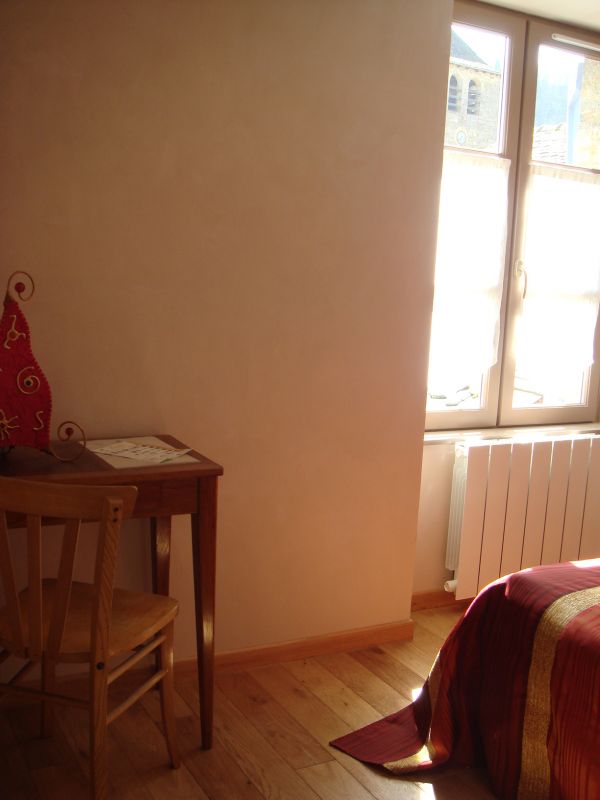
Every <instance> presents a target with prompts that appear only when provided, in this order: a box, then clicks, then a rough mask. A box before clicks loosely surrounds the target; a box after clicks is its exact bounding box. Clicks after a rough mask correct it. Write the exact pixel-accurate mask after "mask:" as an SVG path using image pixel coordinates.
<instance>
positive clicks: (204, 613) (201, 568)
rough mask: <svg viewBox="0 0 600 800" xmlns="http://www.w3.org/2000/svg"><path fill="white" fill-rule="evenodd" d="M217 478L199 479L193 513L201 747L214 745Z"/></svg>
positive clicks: (205, 748)
mask: <svg viewBox="0 0 600 800" xmlns="http://www.w3.org/2000/svg"><path fill="white" fill-rule="evenodd" d="M216 528H217V478H216V477H212V476H210V477H206V478H200V479H199V480H198V513H197V514H192V550H193V559H194V596H195V601H196V602H195V605H196V649H197V654H198V684H199V691H200V731H201V735H202V749H203V750H209V749H210V748H211V746H212V724H213V665H214V652H215V643H214V621H215V568H216Z"/></svg>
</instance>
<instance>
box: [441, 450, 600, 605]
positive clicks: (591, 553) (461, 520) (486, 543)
mask: <svg viewBox="0 0 600 800" xmlns="http://www.w3.org/2000/svg"><path fill="white" fill-rule="evenodd" d="M599 556H600V435H595V434H592V435H590V434H586V435H580V436H574V437H569V438H566V437H547V438H544V439H540V440H536V441H529V442H521V441H519V442H516V441H509V440H503V441H502V440H494V441H484V440H482V441H477V442H474V443H469V444H460V445H457V446H456V458H455V463H454V473H453V480H452V496H451V500H450V518H449V524H448V544H447V550H446V566H447V568H448V569H452V570H455V571H456V573H455V579H456V582H457V584H456V599H457V600H460V599H463V598H466V597H474V596H475V595H476V594H477V592H478V591H479V590H480V589H482V588H483V587H484V586H485V585H486V584H488V583H490V581H493V580H496V578H499V577H500V576H502V575H506V574H507V573H509V572H515V571H517V570H519V569H525V568H526V567H532V566H535V565H537V564H556V563H558V562H561V561H574V560H578V559H584V558H595V557H599Z"/></svg>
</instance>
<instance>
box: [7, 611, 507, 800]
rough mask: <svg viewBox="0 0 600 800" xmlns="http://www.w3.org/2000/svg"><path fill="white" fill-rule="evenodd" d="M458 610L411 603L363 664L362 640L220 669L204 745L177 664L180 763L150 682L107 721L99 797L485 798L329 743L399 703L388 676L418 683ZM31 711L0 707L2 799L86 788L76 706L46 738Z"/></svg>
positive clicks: (454, 779) (483, 786)
mask: <svg viewBox="0 0 600 800" xmlns="http://www.w3.org/2000/svg"><path fill="white" fill-rule="evenodd" d="M458 616H459V612H458V611H457V610H456V609H434V610H430V611H420V612H416V613H415V615H414V617H415V641H413V642H396V643H386V644H382V645H381V646H380V647H378V648H373V649H374V650H375V651H376V653H375V655H376V657H375V658H374V659H373V660H372V661H371V662H370V661H369V659H362V660H360V658H361V653H364V652H365V649H363V650H361V651H358V652H347V653H336V654H323V655H321V656H319V657H318V658H310V659H301V660H298V659H296V660H294V661H290V662H286V663H282V664H272V665H269V666H264V667H254V668H252V669H243V668H239V669H236V670H233V669H230V668H229V669H223V670H217V673H216V682H217V687H218V690H217V693H216V697H215V707H214V723H215V732H214V738H213V747H212V748H211V749H210V750H202V749H200V748H199V747H198V734H197V730H198V724H199V716H198V698H199V685H198V681H197V679H196V675H195V674H194V673H191V672H190V671H187V672H186V671H184V672H181V673H178V672H177V673H176V678H175V681H176V693H175V696H174V709H173V710H174V717H175V729H176V736H177V745H178V749H179V751H180V753H181V761H182V767H181V769H180V770H172V769H170V767H169V765H168V762H167V759H166V747H165V742H164V739H163V736H162V729H163V727H164V725H163V720H162V714H161V706H160V698H159V695H158V693H157V692H148V693H147V694H145V695H144V697H143V698H142V700H141V702H140V703H138V704H137V705H135V706H133V707H132V708H130V709H128V710H127V711H126V712H125V713H124V714H122V715H121V716H120V717H119V718H118V719H117V720H115V722H114V723H113V724H112V725H111V726H110V727H109V728H108V732H107V752H108V762H109V770H108V797H109V798H110V800H159V798H160V800H181V798H198V800H207V798H210V800H315V799H316V800H350V799H351V800H427V799H429V800H431V798H439V800H467V798H468V800H493V795H492V794H491V793H490V791H489V789H488V787H487V783H486V778H485V775H484V774H483V773H482V772H481V771H478V770H469V769H449V770H445V771H444V770H443V771H441V772H439V773H436V774H429V773H420V774H419V775H418V776H404V777H399V776H394V775H391V774H387V773H383V772H379V771H376V770H373V769H370V768H368V767H366V766H365V765H363V764H361V763H359V762H358V761H354V760H353V759H351V758H349V757H348V756H346V755H344V754H343V753H341V752H340V751H339V750H335V749H334V748H331V747H329V741H330V740H331V739H332V738H334V737H335V736H339V735H341V734H343V733H346V732H348V731H350V730H351V728H352V727H353V726H354V725H357V724H361V723H364V722H367V721H369V720H371V719H376V718H378V717H379V716H381V715H383V714H388V713H392V712H394V711H396V710H397V709H398V708H400V707H401V706H402V705H404V704H405V703H406V702H408V700H407V699H406V697H405V696H404V694H403V692H401V691H399V690H398V688H394V687H395V685H396V684H399V685H402V686H404V685H405V684H406V680H407V676H409V683H410V680H415V681H422V675H421V674H419V672H420V673H425V672H426V671H428V669H429V666H430V665H431V663H432V662H433V659H434V658H435V654H436V652H437V647H438V644H439V643H440V642H441V641H442V636H445V635H446V633H447V632H449V630H450V628H451V627H452V626H453V625H454V623H455V622H456V620H457V618H458ZM367 650H368V649H367ZM369 664H371V667H372V668H370V666H369ZM373 669H374V670H375V671H373ZM398 670H399V671H398ZM137 672H138V673H139V674H137V673H136V675H135V676H134V675H132V673H131V672H129V673H127V674H126V675H124V676H123V678H122V679H120V680H119V681H117V683H116V684H115V687H114V688H115V691H116V692H117V697H116V698H115V699H116V701H117V702H118V701H120V700H121V699H122V698H121V695H120V694H119V692H122V696H123V697H125V696H126V694H127V692H128V691H129V690H130V688H131V685H132V684H133V679H134V677H135V680H136V681H137V682H138V683H139V682H143V680H144V677H148V675H149V674H150V672H149V671H148V670H146V671H145V672H144V671H140V670H138V671H137ZM381 675H386V676H388V677H389V678H390V680H391V682H387V681H386V680H385V679H383V678H382V677H381ZM399 675H401V676H402V678H401V679H400V678H399V677H398V676H399ZM411 675H412V676H416V677H413V678H410V676H411ZM79 683H80V684H81V683H82V681H81V679H80V680H79ZM128 684H130V685H128ZM61 686H62V684H61ZM71 686H72V689H73V692H74V693H77V691H78V689H77V686H76V682H74V681H71ZM35 712H36V709H35V707H33V706H23V705H21V706H16V705H15V706H12V707H9V708H6V709H4V710H3V709H2V707H0V768H1V766H2V765H4V764H7V763H8V762H7V760H6V754H7V753H9V754H10V756H11V765H12V764H13V763H14V765H15V769H16V774H15V775H12V774H11V777H10V780H9V781H8V782H7V783H6V784H5V785H7V786H9V787H10V789H11V792H12V791H13V789H14V793H12V794H11V793H9V794H8V796H7V800H13V798H17V799H18V800H20V798H21V797H22V798H26V800H46V798H50V797H52V798H54V797H61V798H64V797H69V800H78V798H79V797H82V796H85V794H82V787H84V788H85V783H86V779H87V771H88V764H89V761H88V757H89V744H88V742H87V725H86V721H85V713H82V712H81V711H78V710H76V709H72V708H65V709H64V713H63V711H62V710H61V713H60V715H57V720H56V728H57V736H56V742H55V741H54V740H39V739H37V738H35V736H36V726H35V720H36V719H37V716H36V714H35ZM67 765H68V766H67ZM44 781H45V782H46V783H45V784H44ZM44 785H47V787H48V788H47V789H44ZM61 790H62V791H63V793H62V794H61ZM44 792H46V793H44ZM4 796H5V795H3V798H4Z"/></svg>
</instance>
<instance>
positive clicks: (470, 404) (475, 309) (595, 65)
mask: <svg viewBox="0 0 600 800" xmlns="http://www.w3.org/2000/svg"><path fill="white" fill-rule="evenodd" d="M526 34H527V37H526ZM526 38H527V45H526V44H525V42H526ZM574 39H577V40H579V42H580V43H579V44H575V43H574ZM581 42H583V46H582V44H581ZM526 50H527V52H526ZM525 63H526V64H527V66H526V68H525V67H524V64H525ZM449 74H450V80H449V89H448V112H447V115H446V131H445V138H444V145H445V147H444V164H443V172H442V187H441V197H440V211H439V223H438V242H437V257H436V271H435V295H434V306H433V316H432V328H431V344H430V356H429V377H428V397H427V426H428V428H429V429H443V428H446V429H448V428H473V427H493V426H496V425H498V426H503V425H504V426H506V425H511V426H512V425H529V424H531V425H535V424H552V423H569V422H586V421H593V420H595V419H596V413H597V397H598V384H599V372H600V370H599V369H598V365H597V364H596V363H595V351H596V346H597V332H596V328H597V318H598V310H599V306H600V248H599V247H598V246H597V243H596V241H597V225H598V220H600V36H599V35H598V34H597V33H591V32H590V33H589V36H588V35H587V33H586V34H585V36H583V34H582V33H581V31H579V32H578V33H577V34H575V33H574V32H573V31H571V30H568V29H566V28H565V27H564V26H562V25H554V24H552V23H549V22H548V23H545V22H540V21H528V20H527V19H526V18H525V17H523V16H521V15H515V14H511V13H510V12H503V11H500V10H496V9H490V8H486V7H483V6H482V7H473V6H467V5H462V4H461V3H459V2H457V3H456V4H455V23H454V24H453V26H452V41H451V51H450V70H449ZM453 78H454V79H455V81H456V83H455V86H456V94H457V98H456V103H455V105H454V106H453V107H451V96H452V86H453V82H452V80H453ZM461 83H462V85H464V86H465V87H467V98H466V100H467V102H466V103H465V104H464V106H461V104H460V103H459V102H458V86H459V85H460V84H461ZM598 327H600V326H598ZM599 352H600V350H599Z"/></svg>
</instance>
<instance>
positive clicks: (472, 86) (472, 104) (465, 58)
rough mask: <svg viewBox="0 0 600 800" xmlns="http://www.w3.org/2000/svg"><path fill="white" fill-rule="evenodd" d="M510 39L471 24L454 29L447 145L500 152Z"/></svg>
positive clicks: (449, 84) (447, 117)
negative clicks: (505, 76) (503, 99)
mask: <svg viewBox="0 0 600 800" xmlns="http://www.w3.org/2000/svg"><path fill="white" fill-rule="evenodd" d="M507 43H508V39H507V37H506V36H502V35H501V34H499V33H492V32H491V31H486V30H483V29H482V28H474V27H471V26H470V25H458V24H455V25H453V26H452V40H451V51H450V72H449V78H448V111H447V113H446V135H445V139H444V143H445V144H446V145H452V146H454V147H466V148H469V149H471V150H482V151H483V152H487V153H500V151H501V150H502V146H501V142H500V131H501V117H502V106H503V103H502V97H503V92H504V74H505V66H504V65H505V62H506V54H507V46H508V45H507Z"/></svg>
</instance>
